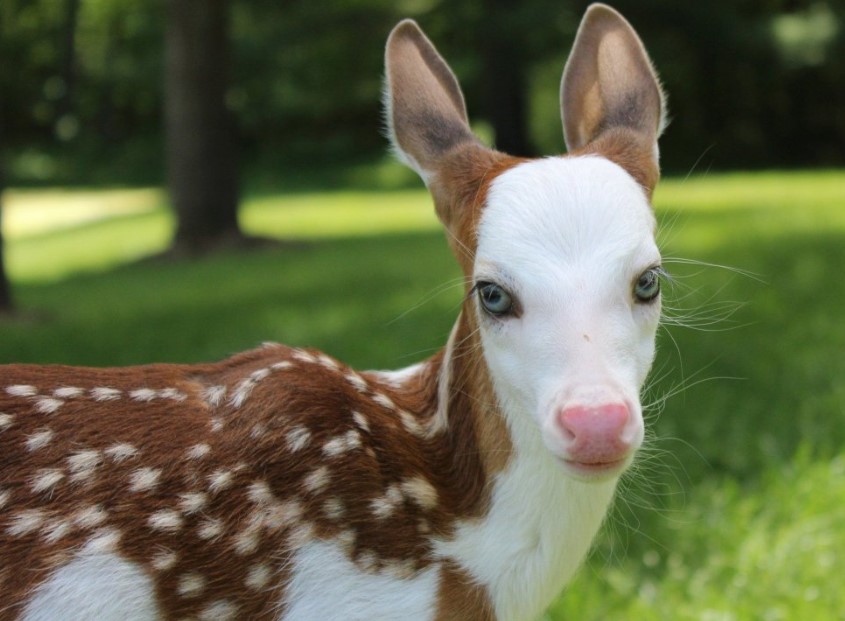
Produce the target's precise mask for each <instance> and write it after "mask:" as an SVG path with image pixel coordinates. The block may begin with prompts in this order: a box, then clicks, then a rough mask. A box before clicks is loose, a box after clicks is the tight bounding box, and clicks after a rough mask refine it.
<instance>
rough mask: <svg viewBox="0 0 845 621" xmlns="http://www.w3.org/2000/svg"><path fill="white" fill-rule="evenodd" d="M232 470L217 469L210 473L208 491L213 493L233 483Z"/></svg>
mask: <svg viewBox="0 0 845 621" xmlns="http://www.w3.org/2000/svg"><path fill="white" fill-rule="evenodd" d="M232 479H233V476H232V472H231V470H215V471H214V472H212V473H211V474H210V475H208V491H210V492H211V493H212V494H216V493H217V492H220V491H223V490H224V489H226V488H227V487H229V486H230V485H231V484H232Z"/></svg>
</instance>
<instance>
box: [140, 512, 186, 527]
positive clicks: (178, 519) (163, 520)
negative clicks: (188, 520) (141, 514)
mask: <svg viewBox="0 0 845 621" xmlns="http://www.w3.org/2000/svg"><path fill="white" fill-rule="evenodd" d="M147 524H148V525H149V527H150V528H152V529H153V530H160V531H163V532H166V533H175V532H177V531H178V530H179V529H180V528H182V515H181V514H180V513H179V512H178V511H173V510H172V509H162V510H161V511H156V512H155V513H153V514H152V515H151V516H150V517H149V518H147Z"/></svg>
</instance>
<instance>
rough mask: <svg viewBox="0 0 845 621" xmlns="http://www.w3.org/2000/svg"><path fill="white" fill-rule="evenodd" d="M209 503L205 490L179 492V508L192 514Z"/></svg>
mask: <svg viewBox="0 0 845 621" xmlns="http://www.w3.org/2000/svg"><path fill="white" fill-rule="evenodd" d="M207 503H208V495H207V494H205V493H204V492H187V493H185V494H179V508H180V509H181V510H182V512H183V513H187V514H188V515H190V514H191V513H196V512H197V511H199V510H200V509H202V508H203V507H204V506H205V505H206V504H207Z"/></svg>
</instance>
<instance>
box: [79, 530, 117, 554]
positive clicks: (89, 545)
mask: <svg viewBox="0 0 845 621" xmlns="http://www.w3.org/2000/svg"><path fill="white" fill-rule="evenodd" d="M119 542H120V531H119V530H117V529H115V528H101V529H100V530H98V531H97V532H96V533H94V536H93V537H91V539H89V540H88V541H87V542H86V543H85V550H86V551H87V552H95V553H96V552H112V551H113V550H114V549H115V548H116V547H117V544H118V543H119Z"/></svg>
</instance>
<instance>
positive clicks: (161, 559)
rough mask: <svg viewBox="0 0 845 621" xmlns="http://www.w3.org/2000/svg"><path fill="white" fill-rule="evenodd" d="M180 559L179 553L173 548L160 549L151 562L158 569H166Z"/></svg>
mask: <svg viewBox="0 0 845 621" xmlns="http://www.w3.org/2000/svg"><path fill="white" fill-rule="evenodd" d="M178 560H179V555H178V554H176V552H174V551H173V550H167V549H163V550H159V551H158V552H156V553H155V556H153V558H152V560H151V561H150V564H151V565H152V566H153V569H156V570H157V571H166V570H168V569H170V568H171V567H173V566H174V565H176V561H178Z"/></svg>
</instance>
